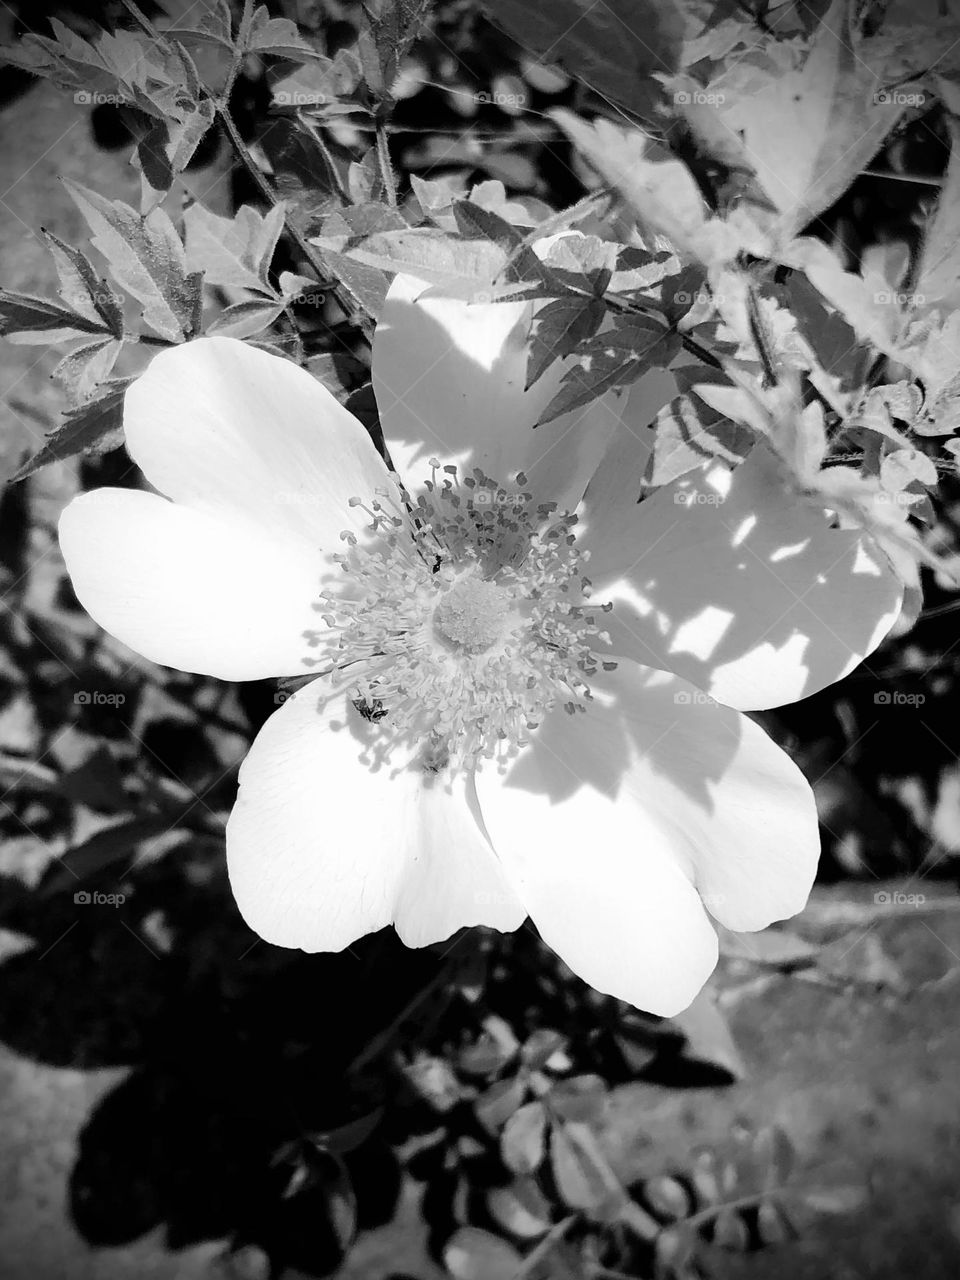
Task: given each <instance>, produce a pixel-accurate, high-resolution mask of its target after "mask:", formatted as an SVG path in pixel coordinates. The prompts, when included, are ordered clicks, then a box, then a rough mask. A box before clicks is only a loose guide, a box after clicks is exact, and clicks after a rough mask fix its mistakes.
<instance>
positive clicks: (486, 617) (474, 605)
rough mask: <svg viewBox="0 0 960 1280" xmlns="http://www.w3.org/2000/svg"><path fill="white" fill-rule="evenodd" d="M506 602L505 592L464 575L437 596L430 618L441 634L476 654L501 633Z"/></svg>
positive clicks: (505, 616)
mask: <svg viewBox="0 0 960 1280" xmlns="http://www.w3.org/2000/svg"><path fill="white" fill-rule="evenodd" d="M510 604H511V596H510V593H509V591H504V589H503V587H498V586H497V585H496V583H494V582H487V581H486V580H485V579H484V578H477V577H474V576H473V575H472V574H468V575H467V576H466V577H464V578H461V579H460V580H459V581H458V582H455V583H454V585H453V586H452V587H451V588H450V590H449V591H445V592H444V594H443V595H442V596H441V597H440V602H439V604H438V605H437V607H436V609H435V610H434V614H433V620H434V622H435V624H436V627H437V630H438V631H439V632H440V634H441V635H443V636H445V637H446V638H447V639H448V640H452V641H453V642H454V644H457V645H459V646H460V647H461V648H463V649H467V650H469V651H470V652H473V653H479V652H481V651H482V650H484V649H489V648H490V646H491V645H492V644H493V643H494V642H495V641H497V640H499V639H500V637H501V636H502V635H503V632H504V630H505V629H506V621H507V617H508V615H509V613H510Z"/></svg>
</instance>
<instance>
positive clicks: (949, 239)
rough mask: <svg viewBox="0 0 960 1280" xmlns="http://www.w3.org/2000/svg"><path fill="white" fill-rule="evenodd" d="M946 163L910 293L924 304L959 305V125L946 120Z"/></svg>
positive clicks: (925, 229) (955, 121) (956, 122)
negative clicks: (948, 141)
mask: <svg viewBox="0 0 960 1280" xmlns="http://www.w3.org/2000/svg"><path fill="white" fill-rule="evenodd" d="M947 126H948V128H949V130H950V161H949V164H948V165H947V172H946V175H945V176H944V179H943V184H942V186H941V187H940V198H939V200H938V201H937V208H936V212H935V213H934V215H933V217H932V218H929V219H927V220H925V224H924V229H923V240H922V243H921V250H920V261H919V264H918V267H917V275H916V283H915V284H914V293H915V294H916V295H917V296H918V300H922V303H923V304H924V305H927V306H929V305H931V304H933V303H938V304H941V305H947V306H950V307H957V306H960V122H958V121H957V119H956V118H955V117H953V116H948V117H947Z"/></svg>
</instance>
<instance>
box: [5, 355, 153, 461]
mask: <svg viewBox="0 0 960 1280" xmlns="http://www.w3.org/2000/svg"><path fill="white" fill-rule="evenodd" d="M132 381H133V379H132V378H124V379H122V380H121V381H119V382H117V383H115V384H114V385H113V386H112V387H111V389H110V390H109V391H108V392H107V393H106V394H105V395H103V396H101V397H100V399H99V400H93V401H91V403H89V404H85V405H83V406H82V407H81V408H79V409H75V410H74V411H73V412H72V413H69V414H66V415H64V421H63V425H62V426H60V427H59V428H58V429H57V430H56V431H54V432H53V433H52V434H51V435H50V436H48V438H47V442H46V444H44V446H43V448H42V449H40V450H39V452H38V453H35V454H34V455H33V457H32V458H30V459H29V460H28V461H27V462H25V463H24V464H23V466H22V467H21V468H20V470H19V471H18V472H17V473H16V475H14V476H13V477H12V478H11V483H13V482H14V481H17V480H26V479H27V477H28V476H32V475H33V474H34V472H35V471H39V470H40V468H41V467H45V466H46V465H47V464H48V463H50V462H65V461H66V460H67V459H68V458H76V457H78V456H82V455H85V454H88V453H106V452H107V451H108V450H110V449H116V448H119V446H120V445H121V444H122V443H123V397H124V393H125V392H126V389H127V387H128V386H129V385H130V383H131V382H132Z"/></svg>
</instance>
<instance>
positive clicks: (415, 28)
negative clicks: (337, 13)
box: [357, 0, 429, 101]
mask: <svg viewBox="0 0 960 1280" xmlns="http://www.w3.org/2000/svg"><path fill="white" fill-rule="evenodd" d="M428 10H429V0H385V3H384V4H382V5H381V6H380V9H379V12H378V13H377V14H376V16H372V15H371V14H370V13H369V11H368V10H367V9H366V8H363V9H362V10H361V25H360V33H359V39H358V41H357V49H358V52H359V55H360V61H361V64H362V66H363V76H364V80H365V81H366V83H367V87H368V88H369V90H370V92H371V93H372V95H373V96H374V97H375V98H379V99H382V100H385V101H389V98H390V89H391V88H392V86H393V82H394V81H395V80H396V78H397V74H398V72H399V70H400V63H401V62H402V61H403V59H404V57H405V56H406V53H407V50H408V49H409V48H410V46H411V45H412V44H413V41H414V40H415V39H416V37H417V34H418V32H419V30H420V27H421V26H422V24H423V20H424V18H425V17H426V15H427V12H428Z"/></svg>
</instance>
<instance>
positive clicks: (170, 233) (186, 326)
mask: <svg viewBox="0 0 960 1280" xmlns="http://www.w3.org/2000/svg"><path fill="white" fill-rule="evenodd" d="M63 182H64V185H65V186H66V188H67V190H68V191H69V192H70V195H71V196H72V198H73V200H74V202H75V203H76V205H77V207H78V209H79V210H80V212H81V213H82V214H83V216H84V218H85V220H86V222H87V225H88V226H89V227H90V230H91V232H92V243H93V245H94V248H96V249H97V250H98V251H99V252H100V253H102V254H103V256H104V258H105V259H106V260H107V262H108V264H109V267H110V273H111V275H112V276H113V278H114V279H115V280H116V281H117V283H118V284H119V285H120V286H121V287H122V288H124V289H126V290H127V292H128V293H131V294H132V295H133V296H134V297H135V298H137V299H138V300H139V301H140V302H142V303H143V304H144V311H143V318H144V321H145V322H146V323H147V324H148V325H149V326H150V327H151V328H152V329H153V330H154V331H155V332H156V333H158V334H159V335H160V336H161V337H162V338H166V339H167V340H168V341H169V342H182V341H183V340H184V339H185V338H187V337H190V336H191V335H192V333H193V330H194V325H195V323H196V318H197V310H198V306H199V300H200V280H201V276H200V274H199V273H196V272H195V273H193V274H188V273H187V267H186V256H185V254H184V251H183V245H182V244H181V242H180V237H179V236H178V235H177V233H176V230H175V229H174V225H173V223H172V222H171V221H170V217H169V215H168V214H167V213H166V212H165V211H164V210H163V209H161V208H159V207H158V208H155V209H153V210H151V212H150V213H148V214H147V215H146V217H141V216H140V215H139V214H138V213H136V212H135V210H133V209H131V208H130V206H129V205H128V204H124V203H123V201H122V200H107V199H106V198H105V197H103V196H101V195H98V194H97V193H96V192H95V191H90V190H89V189H88V188H86V187H82V186H81V185H80V184H79V183H78V182H73V181H71V179H69V178H64V179H63Z"/></svg>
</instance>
